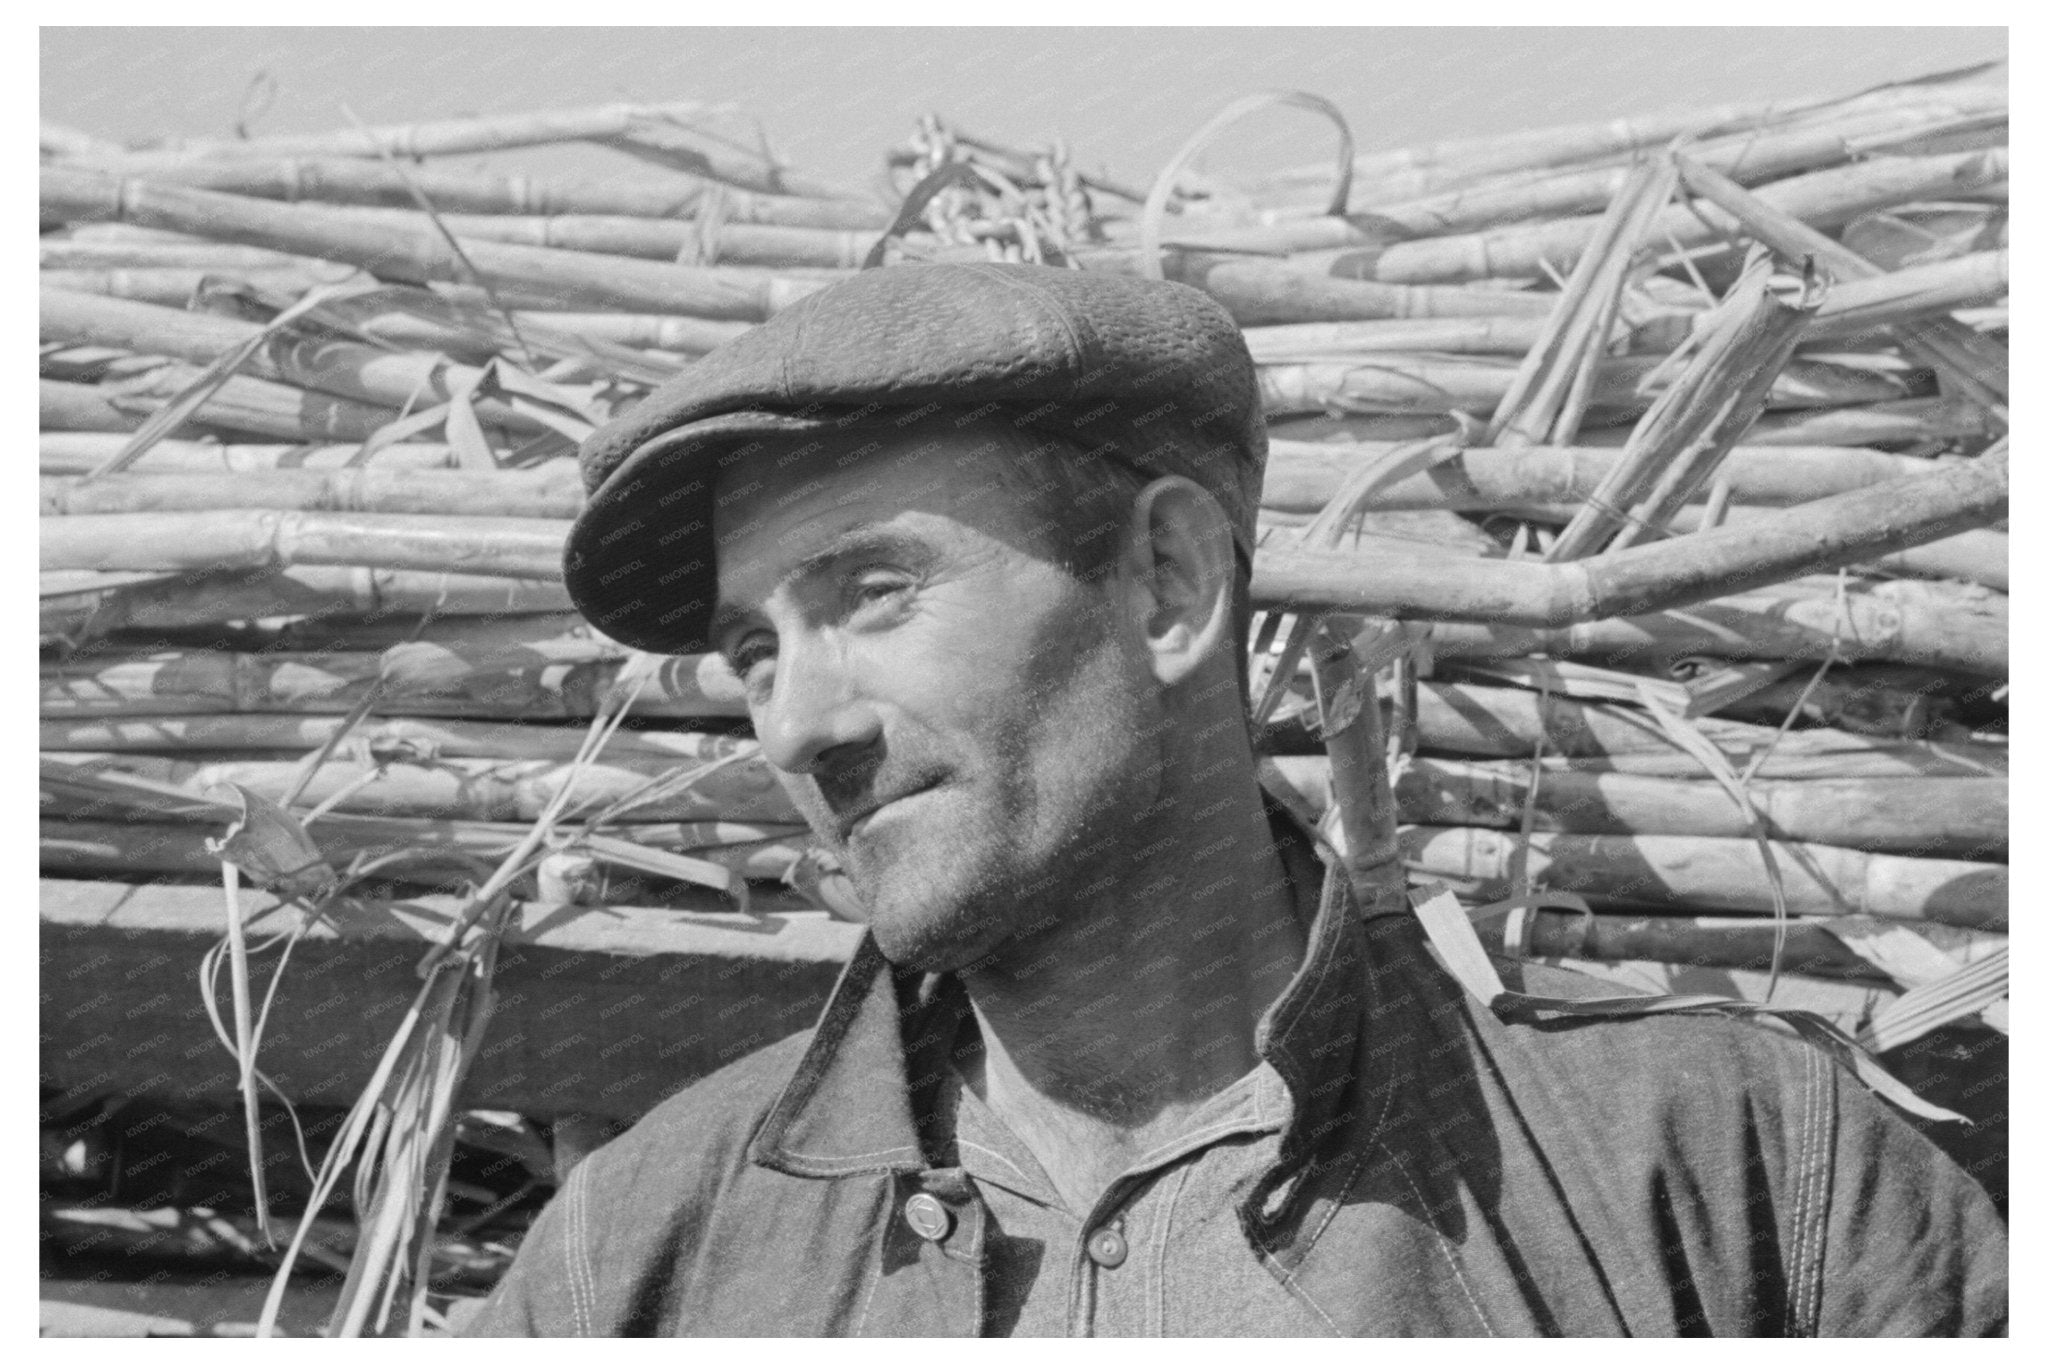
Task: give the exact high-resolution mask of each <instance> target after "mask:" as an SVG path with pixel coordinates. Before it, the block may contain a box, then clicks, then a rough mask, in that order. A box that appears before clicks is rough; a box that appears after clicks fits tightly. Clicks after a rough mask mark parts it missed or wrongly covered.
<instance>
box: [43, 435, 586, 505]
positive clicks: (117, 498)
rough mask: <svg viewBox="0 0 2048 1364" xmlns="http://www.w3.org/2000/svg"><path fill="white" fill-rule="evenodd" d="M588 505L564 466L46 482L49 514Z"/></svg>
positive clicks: (266, 472)
mask: <svg viewBox="0 0 2048 1364" xmlns="http://www.w3.org/2000/svg"><path fill="white" fill-rule="evenodd" d="M221 448H224V449H225V448H232V447H221ZM582 505H583V487H582V484H581V483H580V482H579V481H578V479H577V477H576V471H575V469H574V467H573V466H572V465H570V464H569V463H568V462H567V461H557V462H555V463H553V464H549V465H544V466H542V467H541V468H538V469H495V470H457V469H438V468H415V469H394V468H386V467H378V466H368V465H365V466H358V467H354V468H339V469H268V470H263V471H261V472H253V471H252V472H243V473H217V474H216V473H209V474H198V473H179V474H147V473H122V474H111V475H108V476H107V477H105V478H100V479H95V480H93V481H92V482H89V483H81V482H78V481H76V480H73V479H57V478H45V479H43V480H42V514H43V515H44V516H104V515H116V514H128V513H139V512H198V511H222V510H228V509H236V508H264V507H268V508H274V509H277V510H281V511H343V512H380V513H404V514H409V515H416V516H512V517H527V518H533V517H538V518H543V519H550V520H568V519H570V518H573V517H574V516H575V515H576V513H577V511H578V510H580V509H581V507H582Z"/></svg>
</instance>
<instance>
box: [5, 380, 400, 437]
mask: <svg viewBox="0 0 2048 1364" xmlns="http://www.w3.org/2000/svg"><path fill="white" fill-rule="evenodd" d="M199 373H200V370H199V367H198V366H196V365H189V364H185V363H183V362H182V361H167V362H165V363H163V364H160V365H156V366H154V367H153V368H151V369H149V370H148V371H146V372H144V373H141V374H137V375H135V376H133V377H132V378H126V379H120V380H117V381H113V382H109V383H104V384H98V385H85V384H60V383H56V382H52V381H50V380H44V381H43V388H42V390H41V394H42V411H43V424H44V425H45V426H49V427H53V428H55V429H58V430H69V431H133V430H135V429H136V428H137V427H139V426H140V425H141V424H142V423H143V422H144V421H146V420H147V419H148V418H149V416H150V415H151V414H152V413H154V412H155V411H156V410H157V409H158V408H160V407H162V406H163V405H164V404H166V403H168V402H170V401H171V400H172V399H174V398H176V397H177V396H178V394H179V393H181V392H183V391H184V390H185V389H186V388H187V387H188V386H189V385H190V384H191V383H192V381H193V380H194V379H196V378H197V377H198V376H199ZM79 389H84V390H86V391H85V392H83V393H81V392H77V391H76V390H79ZM396 416H397V413H396V412H395V411H393V410H392V409H391V408H388V407H375V406H372V405H371V404H369V403H361V402H356V401H354V400H352V399H349V398H337V397H335V396H334V395H333V394H330V393H316V392H313V391H311V390H308V389H302V388H297V387H294V386H292V385H290V384H279V383H273V382H271V381H270V380H268V379H257V378H252V377H251V376H249V375H246V374H236V375H231V376H229V378H228V379H227V381H226V382H225V383H223V384H222V385H221V386H220V387H219V388H218V389H216V390H215V391H214V393H213V394H212V396H210V397H208V398H207V399H206V401H205V402H203V403H201V404H200V405H199V409H198V411H197V412H195V413H194V414H193V417H192V423H198V424H203V425H205V426H213V427H220V428H223V429H225V430H228V431H236V432H246V433H249V434H251V435H257V436H270V437H274V438H283V439H287V440H305V441H313V442H317V443H324V442H328V441H336V440H353V441H363V440H368V439H369V438H370V437H371V436H374V435H375V434H377V432H379V431H380V430H382V429H383V428H384V427H385V426H386V425H388V424H389V423H390V422H391V421H392V420H393V419H394V418H395V417H396ZM188 425H189V424H188Z"/></svg>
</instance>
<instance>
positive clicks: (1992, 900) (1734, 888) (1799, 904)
mask: <svg viewBox="0 0 2048 1364" xmlns="http://www.w3.org/2000/svg"><path fill="white" fill-rule="evenodd" d="M1521 845H1525V846H1526V853H1527V858H1528V862H1529V874H1530V875H1531V876H1533V877H1535V878H1537V880H1538V882H1539V884H1541V885H1543V886H1544V887H1546V888H1547V889H1550V890H1561V891H1570V892H1572V893H1573V894H1576V895H1582V896H1584V897H1585V898H1586V900H1587V901H1588V902H1589V903H1591V904H1593V905H1594V906H1595V907H1596V908H1597V907H1604V906H1614V907H1619V908H1623V909H1638V910H1640V909H1643V908H1652V907H1653V908H1657V909H1667V908H1668V909H1674V910H1689V911H1692V912H1702V911H1720V912H1724V913H1741V914H1769V913H1771V912H1772V910H1773V905H1772V899H1771V890H1770V880H1769V877H1768V876H1767V875H1766V874H1765V871H1764V863H1763V855H1762V853H1761V852H1760V851H1759V850H1758V847H1757V844H1756V842H1755V840H1753V839H1746V838H1691V837H1684V836H1680V835H1670V834H1638V835H1632V836H1626V835H1601V834H1531V835H1530V836H1529V837H1528V838H1526V839H1522V838H1519V837H1517V836H1515V835H1511V834H1507V833H1503V832H1501V831H1499V830H1496V829H1466V828H1444V827H1437V826H1426V825H1425V826H1418V827H1415V828H1411V829H1404V830H1403V831H1402V833H1401V857H1402V860H1403V861H1404V862H1405V863H1406V864H1407V865H1408V867H1409V868H1410V870H1411V871H1414V872H1418V873H1420V874H1422V875H1425V876H1439V877H1453V878H1458V879H1464V880H1471V881H1477V882H1481V883H1484V884H1485V885H1486V886H1487V887H1489V888H1490V889H1492V890H1504V889H1506V885H1507V882H1508V880H1509V878H1510V876H1511V874H1512V873H1511V867H1512V866H1513V863H1514V858H1515V855H1516V853H1517V851H1518V850H1519V846H1521ZM1772 851H1773V855H1774V856H1775V858H1776V859H1777V863H1778V867H1779V870H1780V872H1781V873H1782V875H1783V884H1784V890H1785V899H1786V902H1787V905H1788V907H1789V909H1790V912H1791V913H1794V914H1811V915H1839V914H1868V915H1874V916H1876V917H1878V918H1883V919H1904V920H1909V921H1924V922H1930V923H1940V924H1949V925H1952V926H1954V927H1957V928H1973V929H1981V930H1985V931H1988V932H1993V933H2003V932H2005V931H2006V913H2007V910H2006V904H2007V883H2008V881H2009V877H2008V874H2007V871H2006V868H2005V867H2003V866H2000V865H1997V864H1996V863H1986V862H1959V861H1945V860H1941V859H1937V858H1926V857H1894V856H1891V855H1889V854H1886V853H1870V852H1858V851H1855V850H1854V849H1850V848H1831V847H1826V846H1823V845H1817V844H1804V845H1802V844H1793V843H1779V842H1775V841H1774V843H1773V846H1772Z"/></svg>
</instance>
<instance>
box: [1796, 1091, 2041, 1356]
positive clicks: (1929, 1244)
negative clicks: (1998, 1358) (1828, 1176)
mask: <svg viewBox="0 0 2048 1364" xmlns="http://www.w3.org/2000/svg"><path fill="white" fill-rule="evenodd" d="M1830 1069H1831V1070H1832V1071H1833V1073H1834V1075H1835V1093H1836V1105H1837V1109H1836V1111H1837V1113H1838V1115H1839V1116H1838V1120H1837V1123H1836V1125H1835V1132H1834V1152H1833V1170H1832V1181H1831V1183H1832V1190H1831V1197H1830V1199H1829V1206H1828V1208H1827V1211H1826V1214H1825V1219H1824V1232H1823V1236H1822V1244H1821V1246H1820V1254H1819V1256H1818V1257H1817V1263H1814V1264H1812V1265H1811V1266H1810V1271H1809V1272H1811V1273H1812V1275H1813V1278H1814V1281H1815V1289H1816V1294H1815V1302H1814V1304H1813V1307H1814V1310H1813V1313H1812V1316H1811V1319H1810V1320H1811V1325H1812V1327H1813V1329H1814V1330H1815V1332H1816V1333H1817V1334H1820V1335H1825V1336H1996V1335H2003V1334H2005V1332H2006V1325H2007V1310H2008V1306H2007V1279H2006V1274H2007V1264H2006V1255H2007V1248H2006V1228H2005V1221H2004V1219H2003V1218H2002V1217H2000V1216H1999V1214H1998V1210H1997V1208H1996V1207H1995V1206H1994V1205H1993V1204H1992V1202H1991V1198H1990V1196H1989V1195H1988V1194H1986V1193H1985V1192H1984V1190H1983V1189H1982V1188H1981V1187H1980V1186H1979V1185H1978V1183H1977V1181H1976V1180H1974V1179H1972V1178H1971V1177H1970V1176H1969V1175H1967V1174H1965V1173H1964V1172H1963V1170H1962V1169H1961V1168H1960V1167H1959V1166H1957V1165H1956V1163H1955V1162H1954V1161H1952V1160H1950V1159H1949V1157H1948V1156H1947V1155H1946V1154H1944V1153H1943V1152H1942V1151H1941V1150H1940V1149H1939V1148H1938V1147H1936V1146H1935V1145H1934V1143H1932V1142H1931V1141H1929V1140H1927V1138H1926V1137H1924V1136H1922V1135H1921V1134H1920V1133H1918V1132H1916V1131H1914V1130H1913V1128H1912V1127H1911V1126H1910V1125H1909V1124H1908V1123H1907V1122H1906V1121H1905V1119H1903V1118H1901V1117H1900V1116H1899V1115H1898V1114H1896V1113H1894V1112H1893V1111H1892V1110H1891V1109H1890V1108H1888V1107H1887V1106H1886V1105H1885V1104H1884V1102H1883V1101H1882V1100H1880V1099H1878V1098H1877V1097H1876V1096H1875V1095H1873V1094H1871V1093H1870V1091H1869V1090H1867V1089H1865V1088H1864V1087H1863V1086H1862V1085H1861V1084H1859V1083H1858V1082H1857V1081H1856V1080H1855V1079H1853V1078H1851V1077H1848V1076H1845V1075H1844V1074H1843V1072H1842V1071H1841V1070H1840V1069H1839V1068H1836V1067H1830ZM1794 1272H1798V1271H1797V1270H1796V1269H1795V1271H1794Z"/></svg>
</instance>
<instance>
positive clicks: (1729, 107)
mask: <svg viewBox="0 0 2048 1364" xmlns="http://www.w3.org/2000/svg"><path fill="white" fill-rule="evenodd" d="M1944 93H1945V92H1944ZM1884 102H1892V101H1888V100H1870V99H1864V100H1859V101H1840V102H1836V101H1819V100H1816V101H1810V102H1808V103H1807V104H1805V105H1802V104H1801V103H1799V102H1796V101H1795V102H1792V103H1789V104H1788V103H1785V102H1783V101H1774V102H1770V103H1763V104H1725V105H1715V106H1713V107H1711V108H1706V109H1676V110H1670V111H1666V112H1661V113H1655V114H1646V115H1637V116H1633V117H1629V118H1620V119H1601V120H1598V121H1592V122H1585V123H1571V124H1559V125H1553V126H1547V127H1538V128H1525V129H1518V130H1516V131H1515V132H1511V133H1493V134H1486V135H1481V136H1474V137H1461V138H1446V139H1444V140H1441V141H1438V142H1433V143H1428V144H1424V145H1422V146H1415V147H1403V148H1397V149H1393V150H1388V151H1371V152H1361V153H1359V155H1358V157H1357V158H1356V160H1355V161H1354V162H1353V167H1354V169H1353V174H1354V175H1355V177H1356V179H1357V181H1358V183H1359V184H1360V185H1361V186H1365V187H1369V186H1371V185H1373V184H1374V183H1379V182H1385V181H1388V180H1390V179H1391V178H1392V177H1395V176H1398V175H1401V174H1403V173H1404V172H1413V171H1431V172H1440V173H1441V172H1450V173H1453V174H1455V175H1458V176H1460V177H1477V176H1485V175H1500V174H1504V173H1513V172H1517V171H1528V170H1535V171H1539V172H1541V171H1548V170H1551V169H1554V168H1556V167H1560V166H1568V165H1571V164H1572V163H1574V162H1582V161H1592V160H1597V159H1599V158H1603V157H1608V158H1613V157H1625V156H1628V155H1629V154H1631V153H1634V152H1638V151H1643V150H1646V149H1648V148H1651V147H1658V146H1662V145H1664V144H1665V143H1667V142H1669V141H1671V139H1672V138H1674V137H1678V136H1681V135H1687V134H1689V135H1692V136H1695V137H1710V136H1713V135H1715V134H1718V133H1737V132H1744V131H1749V130H1753V129H1755V128H1757V127H1758V126H1760V125H1761V126H1770V125H1773V124H1777V125H1780V126H1784V125H1787V124H1790V123H1792V122H1794V121H1795V120H1794V117H1793V116H1794V115H1796V114H1797V113H1798V112H1799V111H1800V110H1801V109H1802V108H1811V109H1814V110H1815V111H1816V112H1820V111H1825V110H1827V109H1828V108H1829V106H1830V105H1837V104H1838V105H1847V104H1852V103H1862V104H1869V103H1884ZM1914 102H1919V101H1914ZM1302 175H1307V176H1311V177H1315V178H1316V179H1317V182H1318V183H1321V182H1322V181H1324V180H1327V179H1328V177H1329V168H1328V167H1327V166H1319V167H1303V168H1301V169H1300V170H1292V169H1290V170H1283V171H1280V172H1277V173H1276V174H1275V176H1274V177H1273V178H1274V180H1276V181H1278V182H1282V183H1284V182H1285V181H1286V180H1288V179H1289V178H1291V177H1297V176H1302ZM1352 202H1353V203H1354V204H1364V203H1368V202H1369V200H1368V199H1367V198H1365V197H1362V196H1361V195H1360V194H1354V195H1353V197H1352Z"/></svg>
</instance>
